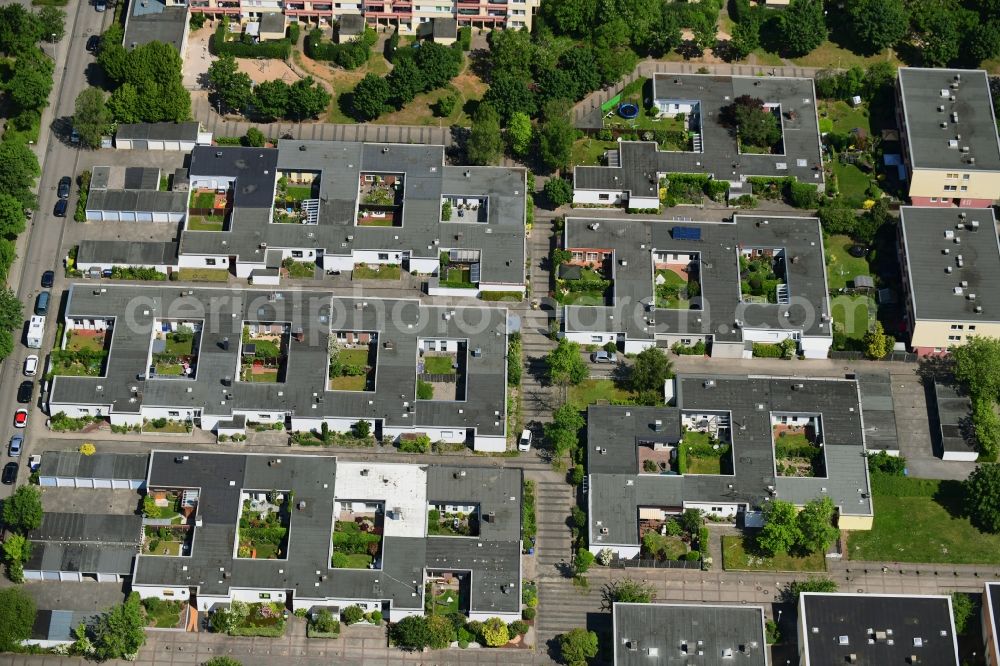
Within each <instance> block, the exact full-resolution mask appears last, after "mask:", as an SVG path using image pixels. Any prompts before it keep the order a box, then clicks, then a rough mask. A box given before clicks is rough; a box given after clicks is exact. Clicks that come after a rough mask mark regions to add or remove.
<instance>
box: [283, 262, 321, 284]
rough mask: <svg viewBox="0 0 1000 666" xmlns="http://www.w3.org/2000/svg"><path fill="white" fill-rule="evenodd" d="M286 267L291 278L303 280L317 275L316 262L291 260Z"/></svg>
mask: <svg viewBox="0 0 1000 666" xmlns="http://www.w3.org/2000/svg"><path fill="white" fill-rule="evenodd" d="M284 268H285V270H287V271H288V277H290V278H294V279H300V280H302V279H309V278H313V277H316V264H314V263H312V262H311V261H291V262H288V265H287V266H285V267H284Z"/></svg>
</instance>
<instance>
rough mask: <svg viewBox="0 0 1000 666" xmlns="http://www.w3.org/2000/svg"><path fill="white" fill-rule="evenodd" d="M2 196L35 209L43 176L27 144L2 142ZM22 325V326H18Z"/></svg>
mask: <svg viewBox="0 0 1000 666" xmlns="http://www.w3.org/2000/svg"><path fill="white" fill-rule="evenodd" d="M0 164H2V165H3V168H2V169H0V194H9V195H10V196H12V197H14V198H15V199H17V200H18V201H20V202H21V204H22V205H23V206H24V207H25V208H34V207H35V195H34V193H33V192H32V189H34V187H35V179H36V178H37V177H38V176H39V174H41V168H40V167H39V166H38V158H37V157H36V156H35V153H34V152H33V151H32V150H31V148H29V147H28V145H27V144H25V143H22V142H20V141H12V140H8V141H0ZM18 325H20V324H18Z"/></svg>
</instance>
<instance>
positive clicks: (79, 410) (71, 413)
mask: <svg viewBox="0 0 1000 666" xmlns="http://www.w3.org/2000/svg"><path fill="white" fill-rule="evenodd" d="M98 410H99V411H100V413H101V414H105V415H106V414H108V412H110V411H111V405H76V404H68V403H53V402H50V403H49V413H50V414H58V413H59V412H65V413H66V416H68V417H70V418H73V419H78V418H80V417H81V416H94V414H96V413H97V411H98Z"/></svg>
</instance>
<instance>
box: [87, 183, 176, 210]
mask: <svg viewBox="0 0 1000 666" xmlns="http://www.w3.org/2000/svg"><path fill="white" fill-rule="evenodd" d="M187 202H188V193H187V192H159V191H156V190H148V189H143V190H90V192H89V193H88V194H87V211H88V212H90V211H98V212H107V213H134V214H140V213H175V214H176V213H184V212H185V211H186V210H187Z"/></svg>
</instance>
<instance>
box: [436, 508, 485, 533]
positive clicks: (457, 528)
mask: <svg viewBox="0 0 1000 666" xmlns="http://www.w3.org/2000/svg"><path fill="white" fill-rule="evenodd" d="M466 508H467V509H468V510H467V511H448V510H447V509H446V505H444V504H434V505H431V508H429V509H428V510H427V534H428V536H463V537H465V536H479V513H478V512H479V510H478V507H466Z"/></svg>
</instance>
